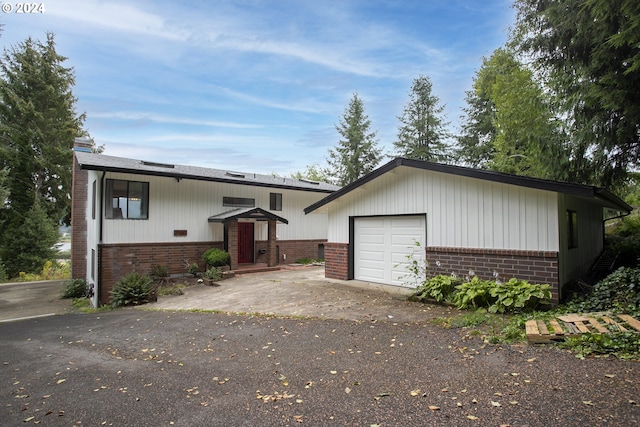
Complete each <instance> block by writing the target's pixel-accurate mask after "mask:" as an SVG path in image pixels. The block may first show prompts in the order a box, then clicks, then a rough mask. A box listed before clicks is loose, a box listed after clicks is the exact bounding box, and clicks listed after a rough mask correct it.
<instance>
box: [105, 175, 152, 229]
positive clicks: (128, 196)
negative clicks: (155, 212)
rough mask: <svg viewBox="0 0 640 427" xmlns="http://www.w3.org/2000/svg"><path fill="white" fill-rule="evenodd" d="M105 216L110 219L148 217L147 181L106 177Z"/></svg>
mask: <svg viewBox="0 0 640 427" xmlns="http://www.w3.org/2000/svg"><path fill="white" fill-rule="evenodd" d="M105 199H106V200H105V201H106V203H105V206H106V208H105V212H104V213H105V217H106V218H110V219H148V218H149V183H148V182H138V181H124V180H120V179H107V188H106V191H105Z"/></svg>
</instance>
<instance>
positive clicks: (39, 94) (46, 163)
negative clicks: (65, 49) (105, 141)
mask: <svg viewBox="0 0 640 427" xmlns="http://www.w3.org/2000/svg"><path fill="white" fill-rule="evenodd" d="M65 60H66V58H65V57H63V56H61V55H59V54H58V53H57V52H56V49H55V42H54V35H53V34H52V33H48V34H47V40H46V42H44V43H42V42H40V41H36V40H33V39H31V38H28V39H26V40H25V41H24V42H22V43H20V44H18V45H17V46H15V47H13V48H12V49H10V50H5V51H4V54H3V55H2V58H1V59H0V72H1V76H0V141H1V148H0V169H4V170H5V171H6V174H7V178H6V187H7V188H6V190H7V192H8V194H7V197H6V200H5V203H4V205H3V207H2V209H0V257H1V258H2V261H3V263H4V265H5V268H6V270H7V272H9V273H10V274H12V275H14V274H15V273H17V272H18V271H22V269H23V268H26V267H27V266H28V267H29V268H30V269H37V268H39V267H41V266H36V265H35V264H37V262H35V261H33V257H35V258H38V259H41V258H42V257H43V256H44V255H45V254H47V253H48V252H47V250H46V249H48V247H50V246H51V245H52V244H53V243H55V239H53V241H50V240H51V239H50V236H52V235H53V234H52V233H48V232H45V231H43V232H42V238H40V239H35V240H34V241H32V242H31V246H30V245H25V246H24V248H23V249H21V250H26V251H27V252H31V253H23V254H20V257H21V258H20V257H19V256H18V254H17V253H16V250H15V249H14V248H12V247H11V246H10V242H12V241H14V242H15V241H16V238H15V236H13V235H12V234H14V233H21V232H23V231H24V230H25V226H26V223H27V222H28V221H31V222H33V221H34V220H40V219H43V218H46V219H47V221H44V223H43V224H42V225H41V226H42V227H44V228H51V227H54V230H55V227H56V225H57V224H59V223H60V222H61V221H62V220H63V218H65V217H66V216H67V215H68V212H69V208H70V193H71V162H72V155H71V150H72V148H73V142H74V139H75V138H76V137H79V136H82V135H83V133H84V132H83V131H82V123H83V121H84V115H83V114H81V115H78V114H77V113H76V111H75V106H76V98H75V97H74V96H73V94H72V91H71V88H72V87H73V85H74V84H75V77H74V73H73V69H71V68H66V67H64V65H63V63H64V61H65ZM42 214H44V216H43V215H42ZM30 255H33V257H30ZM27 258H28V259H31V261H30V262H29V263H23V262H21V261H19V259H27ZM45 260H46V259H41V261H42V262H44V261H45ZM27 272H33V270H31V271H27Z"/></svg>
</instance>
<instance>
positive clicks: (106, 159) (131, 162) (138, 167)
mask: <svg viewBox="0 0 640 427" xmlns="http://www.w3.org/2000/svg"><path fill="white" fill-rule="evenodd" d="M75 156H76V159H77V160H78V163H79V164H80V167H81V168H82V169H87V170H96V171H107V172H122V173H130V174H135V175H147V176H149V175H151V176H163V177H170V178H175V179H178V180H180V179H193V180H198V181H213V182H224V183H229V184H241V185H253V186H258V187H270V188H282V189H290V190H301V191H311V192H318V193H333V192H334V191H336V190H338V189H340V187H338V186H335V185H331V184H327V183H325V182H315V181H307V180H298V179H294V178H284V177H277V176H272V175H260V174H255V173H245V172H235V171H230V170H221V169H210V168H203V167H198V166H184V165H171V164H163V163H155V162H146V161H143V160H135V159H126V158H123V157H113V156H106V155H104V154H95V153H85V152H81V151H75Z"/></svg>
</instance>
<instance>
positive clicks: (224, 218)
mask: <svg viewBox="0 0 640 427" xmlns="http://www.w3.org/2000/svg"><path fill="white" fill-rule="evenodd" d="M238 219H253V220H256V221H269V220H272V221H276V222H280V223H282V224H289V221H287V220H286V219H284V218H282V217H280V216H278V215H275V214H272V213H271V212H269V211H265V210H264V209H261V208H238V209H232V210H230V211H226V212H222V213H219V214H217V215H213V216H210V217H209V222H221V223H225V222H229V221H233V220H238Z"/></svg>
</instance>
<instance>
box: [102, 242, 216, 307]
mask: <svg viewBox="0 0 640 427" xmlns="http://www.w3.org/2000/svg"><path fill="white" fill-rule="evenodd" d="M223 246H224V245H223V242H190V243H137V244H133V243H122V244H117V243H113V244H103V245H102V246H101V252H102V263H101V265H100V269H101V275H100V279H101V280H100V303H101V304H108V303H109V291H110V290H111V289H112V288H113V285H114V284H115V283H116V282H117V281H118V280H120V279H122V278H123V277H124V276H126V275H127V274H129V273H132V272H134V271H137V272H139V273H143V274H148V273H150V272H151V268H152V267H153V266H154V265H156V264H157V265H163V266H166V267H167V270H168V272H169V274H183V273H186V272H187V269H186V266H185V260H187V261H188V262H189V263H190V264H192V263H198V264H199V265H200V268H201V269H203V270H204V262H203V261H202V254H203V253H204V251H206V250H207V249H210V248H214V247H216V248H220V249H222V248H223Z"/></svg>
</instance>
